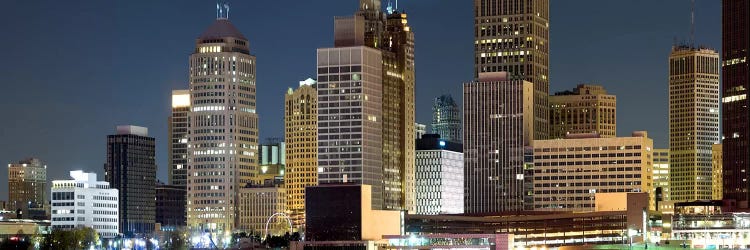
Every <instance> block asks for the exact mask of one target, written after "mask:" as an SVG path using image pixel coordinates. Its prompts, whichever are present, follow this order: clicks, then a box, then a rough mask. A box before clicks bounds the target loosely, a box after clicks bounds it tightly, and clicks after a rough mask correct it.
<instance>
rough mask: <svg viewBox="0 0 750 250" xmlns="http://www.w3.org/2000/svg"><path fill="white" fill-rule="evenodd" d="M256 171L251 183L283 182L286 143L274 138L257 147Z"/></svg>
mask: <svg viewBox="0 0 750 250" xmlns="http://www.w3.org/2000/svg"><path fill="white" fill-rule="evenodd" d="M258 165H259V167H258V173H257V174H256V175H255V180H253V183H254V184H256V185H262V184H265V183H268V182H270V183H274V182H283V180H284V174H285V173H286V144H285V143H284V142H283V141H279V140H278V139H276V138H270V139H268V142H266V143H265V144H261V145H260V146H259V147H258Z"/></svg>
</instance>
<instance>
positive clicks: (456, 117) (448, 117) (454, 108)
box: [431, 95, 463, 143]
mask: <svg viewBox="0 0 750 250" xmlns="http://www.w3.org/2000/svg"><path fill="white" fill-rule="evenodd" d="M431 127H432V130H431V133H433V134H439V135H440V138H443V139H445V140H448V141H452V142H456V143H461V142H462V138H463V134H462V133H461V110H459V109H458V105H457V104H456V102H455V101H453V97H452V96H451V95H441V96H439V97H437V98H435V100H434V101H433V103H432V126H431Z"/></svg>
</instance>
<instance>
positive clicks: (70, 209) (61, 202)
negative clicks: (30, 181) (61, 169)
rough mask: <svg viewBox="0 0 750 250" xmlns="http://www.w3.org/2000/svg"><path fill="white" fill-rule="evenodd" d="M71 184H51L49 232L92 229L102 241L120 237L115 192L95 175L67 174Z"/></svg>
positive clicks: (57, 182) (116, 194)
mask: <svg viewBox="0 0 750 250" xmlns="http://www.w3.org/2000/svg"><path fill="white" fill-rule="evenodd" d="M70 177H72V178H73V179H72V180H55V181H52V220H51V221H52V228H53V229H55V230H72V229H75V228H79V227H90V228H93V229H94V230H95V231H96V232H97V233H99V235H100V236H101V237H102V238H115V237H117V236H119V235H120V234H119V232H120V231H119V226H118V221H119V220H118V213H119V211H118V203H119V202H118V200H120V199H119V198H120V197H119V196H118V191H117V189H116V188H113V187H110V184H109V183H108V182H106V181H97V180H96V173H85V172H83V171H70Z"/></svg>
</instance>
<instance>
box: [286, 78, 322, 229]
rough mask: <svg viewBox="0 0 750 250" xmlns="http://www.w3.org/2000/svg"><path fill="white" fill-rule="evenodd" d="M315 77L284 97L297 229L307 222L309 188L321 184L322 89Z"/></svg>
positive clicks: (290, 196) (290, 207)
mask: <svg viewBox="0 0 750 250" xmlns="http://www.w3.org/2000/svg"><path fill="white" fill-rule="evenodd" d="M315 84H316V82H315V80H313V79H307V80H305V81H301V82H300V86H299V88H297V89H296V90H292V88H289V90H288V91H287V93H286V96H285V98H284V103H285V104H284V141H285V142H286V173H285V175H284V185H285V187H286V193H287V198H286V202H287V203H286V208H287V211H288V213H289V216H290V217H291V218H292V223H293V226H294V227H295V228H301V227H303V226H304V223H305V188H306V187H309V186H315V185H317V184H318V92H317V90H316V89H315Z"/></svg>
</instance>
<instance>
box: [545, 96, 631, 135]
mask: <svg viewBox="0 0 750 250" xmlns="http://www.w3.org/2000/svg"><path fill="white" fill-rule="evenodd" d="M549 105H550V109H549V130H550V135H549V138H550V139H563V138H565V136H566V135H569V134H589V133H596V134H598V135H600V136H601V137H616V136H617V97H615V96H614V95H610V94H607V91H606V90H605V89H604V87H603V86H600V85H589V84H579V85H578V86H576V88H575V89H573V90H572V91H570V90H568V91H563V92H557V93H555V94H554V95H552V96H550V97H549Z"/></svg>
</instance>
